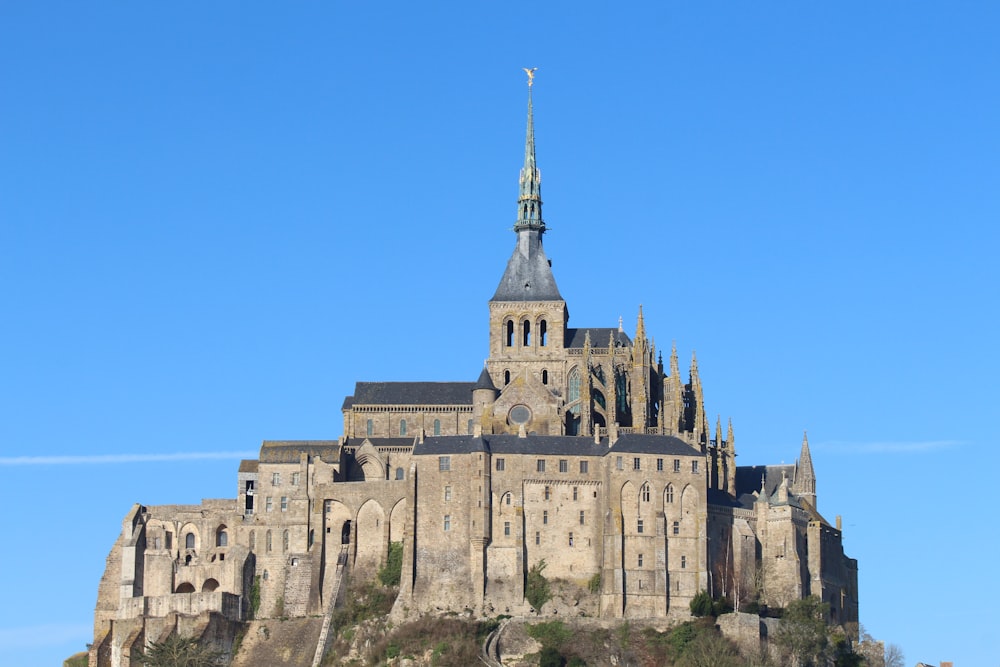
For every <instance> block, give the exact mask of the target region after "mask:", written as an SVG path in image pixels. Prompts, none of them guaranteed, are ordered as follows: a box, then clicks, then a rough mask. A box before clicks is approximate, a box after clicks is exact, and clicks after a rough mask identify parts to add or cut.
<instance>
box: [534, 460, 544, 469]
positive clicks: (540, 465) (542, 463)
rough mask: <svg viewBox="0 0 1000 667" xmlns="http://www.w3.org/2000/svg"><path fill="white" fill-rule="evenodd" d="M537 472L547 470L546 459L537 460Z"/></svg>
mask: <svg viewBox="0 0 1000 667" xmlns="http://www.w3.org/2000/svg"><path fill="white" fill-rule="evenodd" d="M535 472H545V459H538V460H537V461H535Z"/></svg>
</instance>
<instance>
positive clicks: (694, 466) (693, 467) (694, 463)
mask: <svg viewBox="0 0 1000 667" xmlns="http://www.w3.org/2000/svg"><path fill="white" fill-rule="evenodd" d="M691 472H693V473H694V474H696V475H697V474H698V462H697V461H691Z"/></svg>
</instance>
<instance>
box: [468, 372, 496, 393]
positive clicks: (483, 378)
mask: <svg viewBox="0 0 1000 667" xmlns="http://www.w3.org/2000/svg"><path fill="white" fill-rule="evenodd" d="M477 389H489V390H491V391H496V390H497V387H496V385H495V384H493V378H491V377H490V372H489V371H488V370H486V366H483V372H482V373H480V374H479V379H478V380H476V384H475V386H474V387H473V388H472V391H476V390H477Z"/></svg>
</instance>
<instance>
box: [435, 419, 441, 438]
mask: <svg viewBox="0 0 1000 667" xmlns="http://www.w3.org/2000/svg"><path fill="white" fill-rule="evenodd" d="M434 435H441V420H440V419H435V420H434Z"/></svg>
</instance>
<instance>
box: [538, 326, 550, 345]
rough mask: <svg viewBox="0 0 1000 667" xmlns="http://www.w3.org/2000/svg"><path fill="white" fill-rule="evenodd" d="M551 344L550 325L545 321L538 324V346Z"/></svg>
mask: <svg viewBox="0 0 1000 667" xmlns="http://www.w3.org/2000/svg"><path fill="white" fill-rule="evenodd" d="M548 342H549V324H548V322H546V321H545V320H542V321H541V322H539V323H538V344H539V345H541V346H542V347H545V345H546V344H547V343H548Z"/></svg>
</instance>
